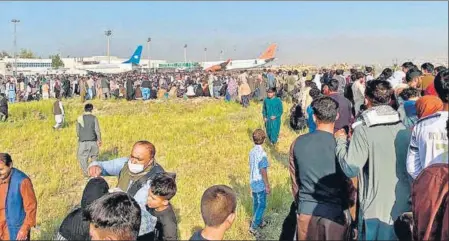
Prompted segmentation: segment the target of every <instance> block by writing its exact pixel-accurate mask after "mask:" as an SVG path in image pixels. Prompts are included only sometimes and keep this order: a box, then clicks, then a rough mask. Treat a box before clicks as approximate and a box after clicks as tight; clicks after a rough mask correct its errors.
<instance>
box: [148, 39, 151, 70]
mask: <svg viewBox="0 0 449 241" xmlns="http://www.w3.org/2000/svg"><path fill="white" fill-rule="evenodd" d="M150 42H151V38H148V39H147V51H148V73H151V62H150Z"/></svg>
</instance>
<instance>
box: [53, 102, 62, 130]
mask: <svg viewBox="0 0 449 241" xmlns="http://www.w3.org/2000/svg"><path fill="white" fill-rule="evenodd" d="M61 99H62V98H61V97H59V98H58V99H57V100H56V101H55V103H53V114H54V115H55V121H56V125H55V126H53V129H55V130H57V129H61V128H62V124H63V123H64V107H63V106H62V101H61Z"/></svg>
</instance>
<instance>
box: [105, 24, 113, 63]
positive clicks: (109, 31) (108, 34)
mask: <svg viewBox="0 0 449 241" xmlns="http://www.w3.org/2000/svg"><path fill="white" fill-rule="evenodd" d="M104 34H105V35H106V38H107V39H108V64H110V63H111V55H110V54H109V40H110V38H111V35H112V31H111V30H106V31H104Z"/></svg>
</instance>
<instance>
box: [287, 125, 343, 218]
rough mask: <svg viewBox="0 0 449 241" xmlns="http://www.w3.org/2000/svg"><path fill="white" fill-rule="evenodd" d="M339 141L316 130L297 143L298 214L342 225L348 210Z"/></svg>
mask: <svg viewBox="0 0 449 241" xmlns="http://www.w3.org/2000/svg"><path fill="white" fill-rule="evenodd" d="M335 147H336V141H335V138H334V135H333V134H332V133H329V132H325V131H320V130H316V131H314V132H312V133H308V134H306V135H302V136H300V137H298V139H297V140H296V143H295V146H294V149H293V155H294V161H295V168H296V173H295V175H296V178H297V183H300V185H299V186H300V187H299V196H298V197H299V201H300V205H298V211H297V212H298V213H300V214H301V213H302V214H307V215H313V216H318V217H324V218H327V219H330V220H333V221H336V222H339V221H341V218H342V215H343V210H345V209H347V208H348V204H347V199H346V198H347V196H348V195H347V194H346V190H345V187H346V176H345V175H344V173H343V172H342V171H341V168H340V165H339V164H338V163H337V160H336V157H335Z"/></svg>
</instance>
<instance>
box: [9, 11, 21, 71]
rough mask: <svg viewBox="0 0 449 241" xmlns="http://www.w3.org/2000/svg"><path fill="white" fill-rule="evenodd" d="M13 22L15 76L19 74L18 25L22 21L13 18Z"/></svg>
mask: <svg viewBox="0 0 449 241" xmlns="http://www.w3.org/2000/svg"><path fill="white" fill-rule="evenodd" d="M11 22H12V23H13V24H14V77H15V76H16V74H17V31H16V26H17V24H18V23H20V20H19V19H13V20H11Z"/></svg>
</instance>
